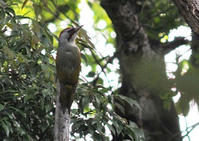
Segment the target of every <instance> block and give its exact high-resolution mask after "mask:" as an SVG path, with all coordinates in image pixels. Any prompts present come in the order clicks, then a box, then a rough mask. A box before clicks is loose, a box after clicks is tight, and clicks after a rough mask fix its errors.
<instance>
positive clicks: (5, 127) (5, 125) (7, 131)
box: [1, 121, 10, 137]
mask: <svg viewBox="0 0 199 141" xmlns="http://www.w3.org/2000/svg"><path fill="white" fill-rule="evenodd" d="M1 124H2V127H3V129H4V131H5V132H6V135H7V137H8V136H9V133H10V130H9V127H8V126H7V124H6V123H5V122H4V121H2V122H1Z"/></svg>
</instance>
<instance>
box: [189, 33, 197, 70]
mask: <svg viewBox="0 0 199 141" xmlns="http://www.w3.org/2000/svg"><path fill="white" fill-rule="evenodd" d="M191 49H192V54H191V64H192V65H193V66H194V67H195V68H199V62H198V54H199V35H197V34H195V33H192V42H191Z"/></svg>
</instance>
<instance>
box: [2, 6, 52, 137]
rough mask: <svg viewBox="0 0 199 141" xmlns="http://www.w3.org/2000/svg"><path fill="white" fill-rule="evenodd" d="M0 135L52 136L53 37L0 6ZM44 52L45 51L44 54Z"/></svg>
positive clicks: (42, 28) (43, 28)
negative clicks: (22, 21)
mask: <svg viewBox="0 0 199 141" xmlns="http://www.w3.org/2000/svg"><path fill="white" fill-rule="evenodd" d="M0 13H1V21H0V22H1V23H2V24H1V29H0V30H1V33H0V59H1V64H0V68H1V71H0V78H1V81H0V91H1V93H0V98H1V101H0V107H1V108H0V111H1V112H0V116H1V117H2V118H1V120H0V129H1V130H0V134H1V135H0V138H1V139H4V140H38V139H43V138H46V137H49V138H52V127H53V123H54V120H53V118H54V114H53V113H54V107H53V102H54V93H55V87H54V65H53V62H54V61H53V60H54V59H53V58H52V56H51V51H52V49H53V48H52V36H51V35H50V34H49V31H48V29H47V28H46V27H45V26H43V25H42V24H40V23H38V22H36V21H35V20H33V19H31V18H28V20H29V21H30V23H32V24H22V23H21V20H22V18H24V17H21V16H18V15H15V12H14V11H13V10H12V9H11V8H10V7H7V6H5V7H1V12H0ZM44 52H45V53H44Z"/></svg>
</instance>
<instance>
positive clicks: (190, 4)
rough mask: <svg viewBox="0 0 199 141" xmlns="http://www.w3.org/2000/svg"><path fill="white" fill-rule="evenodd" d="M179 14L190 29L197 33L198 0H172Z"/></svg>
mask: <svg viewBox="0 0 199 141" xmlns="http://www.w3.org/2000/svg"><path fill="white" fill-rule="evenodd" d="M173 1H174V3H175V5H176V6H177V7H178V10H179V12H180V14H181V15H182V16H183V17H184V19H185V21H186V22H187V23H188V24H189V26H190V27H191V28H192V30H193V31H194V32H195V33H196V34H198V35H199V1H198V0H173Z"/></svg>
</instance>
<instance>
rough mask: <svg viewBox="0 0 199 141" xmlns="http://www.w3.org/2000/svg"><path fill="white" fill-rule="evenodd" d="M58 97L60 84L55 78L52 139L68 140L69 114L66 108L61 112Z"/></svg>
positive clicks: (58, 140) (57, 140) (56, 140)
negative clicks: (54, 109)
mask: <svg viewBox="0 0 199 141" xmlns="http://www.w3.org/2000/svg"><path fill="white" fill-rule="evenodd" d="M59 97H60V84H59V80H57V98H56V111H55V127H54V134H55V135H54V136H55V138H54V141H69V134H70V132H69V131H70V130H69V128H70V114H69V111H68V110H67V109H66V110H65V112H63V108H62V106H61V103H60V101H59Z"/></svg>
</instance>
